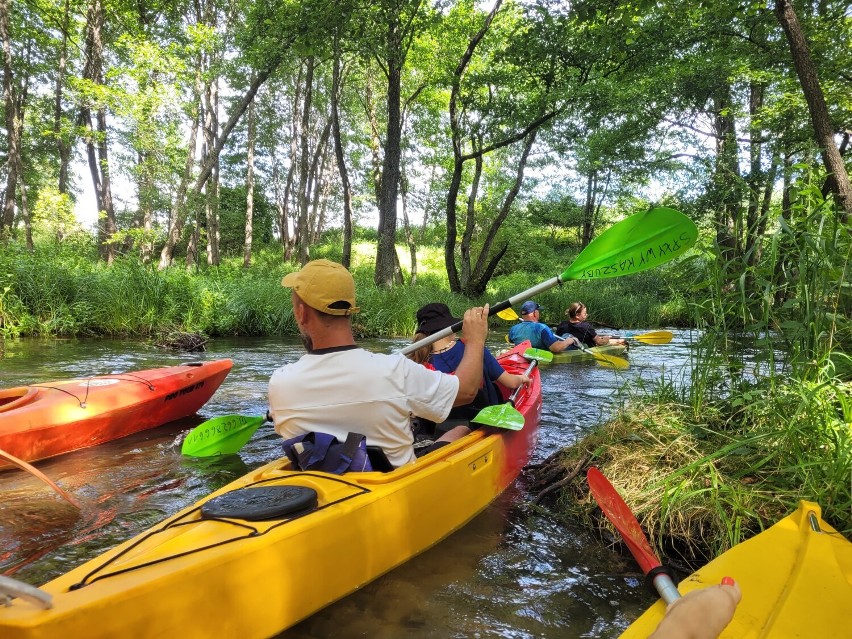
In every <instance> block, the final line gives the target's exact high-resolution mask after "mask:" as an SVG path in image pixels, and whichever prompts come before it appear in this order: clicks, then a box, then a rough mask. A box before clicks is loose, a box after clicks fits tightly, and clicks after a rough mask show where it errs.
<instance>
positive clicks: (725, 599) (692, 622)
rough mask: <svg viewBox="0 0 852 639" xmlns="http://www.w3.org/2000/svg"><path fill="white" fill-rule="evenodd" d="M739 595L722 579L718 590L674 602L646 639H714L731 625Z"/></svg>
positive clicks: (728, 580) (731, 582)
mask: <svg viewBox="0 0 852 639" xmlns="http://www.w3.org/2000/svg"><path fill="white" fill-rule="evenodd" d="M740 599H742V593H741V592H740V587H739V586H738V585H737V583H736V582H735V581H734V580H733V579H731V578H730V577H725V579H723V580H722V583H721V584H719V585H717V586H709V587H707V588H702V589H701V590H693V591H692V592H690V593H688V594H687V595H685V596H684V597H681V598H680V599H676V600H675V601H674V602H672V603H671V604H670V605H669V607H668V609H667V610H666V615H665V616H664V617H663V620H662V621H661V622H660V624H659V625H658V626H657V629H656V630H655V631H654V634H652V635H651V637H649V639H716V638H717V637H718V636H719V634H720V633H721V632H722V631H723V630H724V629H725V627H726V626H727V625H728V624H729V623H730V621H731V619H732V618H733V616H734V611H735V610H736V608H737V604H739V603H740Z"/></svg>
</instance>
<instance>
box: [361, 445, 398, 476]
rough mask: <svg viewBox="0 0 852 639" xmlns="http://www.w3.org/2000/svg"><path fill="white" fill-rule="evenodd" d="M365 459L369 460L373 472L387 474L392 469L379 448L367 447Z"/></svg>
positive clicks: (391, 465)
mask: <svg viewBox="0 0 852 639" xmlns="http://www.w3.org/2000/svg"><path fill="white" fill-rule="evenodd" d="M367 457H369V458H370V466H372V467H373V470H376V471H378V472H380V473H389V472H391V471H392V470H393V469H394V468H393V464H391V463H390V460H388V456H387V455H385V451H384V449H383V448H382V447H381V446H367Z"/></svg>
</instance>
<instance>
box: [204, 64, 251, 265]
mask: <svg viewBox="0 0 852 639" xmlns="http://www.w3.org/2000/svg"><path fill="white" fill-rule="evenodd" d="M211 64H212V63H211ZM204 95H205V101H206V108H205V114H206V118H205V122H206V125H205V127H204V140H205V144H204V149H205V151H207V152H208V153H209V152H211V150H212V149H213V148H214V147H215V146H216V137H217V136H218V135H219V79H218V78H215V79H213V80H212V81H211V82H210V83H209V84H208V85H207V90H206V91H205V93H204ZM251 104H254V101H252V102H251ZM204 212H205V216H204V219H205V223H206V226H207V264H209V265H210V266H219V261H220V260H219V239H220V231H219V156H218V154H217V155H216V158H215V159H214V160H213V163H212V169H211V171H210V179H208V181H207V184H206V185H205V198H204Z"/></svg>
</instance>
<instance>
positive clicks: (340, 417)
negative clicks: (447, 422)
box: [269, 347, 459, 467]
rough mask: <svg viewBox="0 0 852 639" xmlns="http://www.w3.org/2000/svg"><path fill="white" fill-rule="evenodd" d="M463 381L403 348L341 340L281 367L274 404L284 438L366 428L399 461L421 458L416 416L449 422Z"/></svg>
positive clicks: (372, 441)
mask: <svg viewBox="0 0 852 639" xmlns="http://www.w3.org/2000/svg"><path fill="white" fill-rule="evenodd" d="M458 385H459V382H458V379H456V378H455V377H454V376H452V375H444V374H442V373H437V372H435V371H430V370H428V369H427V368H425V367H423V366H420V365H419V364H415V363H414V362H412V361H411V360H409V359H407V358H405V357H403V356H402V355H384V354H379V353H371V352H369V351H366V350H364V349H362V348H358V347H341V348H333V349H326V350H321V351H315V352H313V353H309V354H307V355H304V356H303V357H302V358H301V359H299V361H297V362H295V363H293V364H287V365H285V366H282V367H281V368H279V369H278V370H277V371H275V373H274V374H273V375H272V378H271V379H270V382H269V407H270V412H271V414H272V417H273V421H274V424H275V430H276V431H277V432H278V433H279V434H280V435H281V436H282V437H284V438H285V439H288V438H290V437H295V436H296V435H300V434H303V433H306V432H311V431H314V432H323V433H328V434H330V435H334V436H335V437H337V439H338V440H340V441H344V440H345V439H346V434H347V433H349V432H356V433H361V434H362V435H365V436H366V437H367V444H368V445H376V446H381V447H382V449H383V450H384V451H385V455H386V456H387V458H388V460H389V461H390V462H391V464H393V465H394V466H396V467H398V466H402V465H404V464H407V463H410V462H413V461H414V450H413V447H412V444H413V442H414V437H413V434H412V432H411V423H410V417H411V415H412V414H413V415H417V416H418V417H424V418H426V419H429V420H431V421H435V422H441V421H443V420H444V419H446V417H447V415H448V414H449V412H450V409H451V408H452V406H453V402H454V400H455V398H456V394H457V392H458Z"/></svg>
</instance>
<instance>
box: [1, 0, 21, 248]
mask: <svg viewBox="0 0 852 639" xmlns="http://www.w3.org/2000/svg"><path fill="white" fill-rule="evenodd" d="M0 38H2V40H3V106H4V110H5V116H6V117H5V119H6V138H7V144H8V149H7V157H6V194H5V199H4V203H3V214H2V216H0V232H2V231H3V230H4V229H8V230H9V231H10V232H11V230H12V227H13V225H14V223H15V203H16V200H17V197H16V189H17V186H18V167H19V166H20V164H21V163H20V154H21V148H20V143H21V126H20V124H19V120H18V116H19V113H18V98H17V95H16V91H15V85H14V78H13V75H12V74H13V71H12V42H11V38H10V34H9V2H8V0H0Z"/></svg>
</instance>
